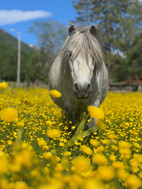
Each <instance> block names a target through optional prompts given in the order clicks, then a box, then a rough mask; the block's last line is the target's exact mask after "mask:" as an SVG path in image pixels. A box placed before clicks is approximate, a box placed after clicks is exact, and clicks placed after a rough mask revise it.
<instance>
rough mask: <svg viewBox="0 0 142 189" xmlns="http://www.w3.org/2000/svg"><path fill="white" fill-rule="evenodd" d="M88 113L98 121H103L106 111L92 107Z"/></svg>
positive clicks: (89, 107)
mask: <svg viewBox="0 0 142 189" xmlns="http://www.w3.org/2000/svg"><path fill="white" fill-rule="evenodd" d="M88 112H89V114H90V116H91V117H93V118H96V119H103V118H104V111H103V110H102V109H101V108H99V107H94V106H92V105H90V106H88Z"/></svg>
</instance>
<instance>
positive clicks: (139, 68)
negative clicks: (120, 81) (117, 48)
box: [126, 33, 142, 80]
mask: <svg viewBox="0 0 142 189" xmlns="http://www.w3.org/2000/svg"><path fill="white" fill-rule="evenodd" d="M126 65H127V68H128V69H127V70H128V75H129V77H130V76H134V75H138V77H139V79H141V80H142V33H141V34H139V35H138V36H137V37H136V38H135V40H134V41H133V43H132V44H131V48H130V49H129V50H128V51H127V59H126Z"/></svg>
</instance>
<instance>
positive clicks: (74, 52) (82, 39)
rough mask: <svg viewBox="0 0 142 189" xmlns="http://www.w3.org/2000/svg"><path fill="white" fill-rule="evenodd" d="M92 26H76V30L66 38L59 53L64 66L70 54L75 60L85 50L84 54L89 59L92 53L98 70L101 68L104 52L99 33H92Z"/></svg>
mask: <svg viewBox="0 0 142 189" xmlns="http://www.w3.org/2000/svg"><path fill="white" fill-rule="evenodd" d="M90 27H91V26H82V27H76V28H75V29H76V32H75V33H73V34H72V35H70V36H69V37H68V38H67V39H66V41H65V43H64V45H63V47H62V49H61V51H60V54H59V56H60V58H61V62H62V67H63V68H65V66H66V64H67V62H68V60H69V57H70V55H71V59H72V61H74V60H75V59H76V58H77V56H78V55H79V53H80V52H83V53H82V54H83V55H84V58H86V60H88V54H90V55H91V57H92V58H93V60H94V63H95V67H96V71H99V70H100V69H101V66H102V62H103V54H102V49H101V45H100V38H99V33H98V32H96V33H95V35H93V34H91V32H90ZM70 53H71V54H70Z"/></svg>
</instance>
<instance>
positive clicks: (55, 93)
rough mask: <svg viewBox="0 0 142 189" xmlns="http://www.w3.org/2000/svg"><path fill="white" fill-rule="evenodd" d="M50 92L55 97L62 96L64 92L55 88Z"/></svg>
mask: <svg viewBox="0 0 142 189" xmlns="http://www.w3.org/2000/svg"><path fill="white" fill-rule="evenodd" d="M50 94H51V96H52V97H54V98H60V97H61V96H62V94H61V93H60V92H59V91H57V90H55V89H53V90H50Z"/></svg>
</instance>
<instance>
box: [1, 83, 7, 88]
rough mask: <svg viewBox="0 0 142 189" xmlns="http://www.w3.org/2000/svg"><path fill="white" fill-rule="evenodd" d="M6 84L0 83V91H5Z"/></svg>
mask: <svg viewBox="0 0 142 189" xmlns="http://www.w3.org/2000/svg"><path fill="white" fill-rule="evenodd" d="M7 87H8V84H7V83H6V82H3V83H0V89H6V88H7Z"/></svg>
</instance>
